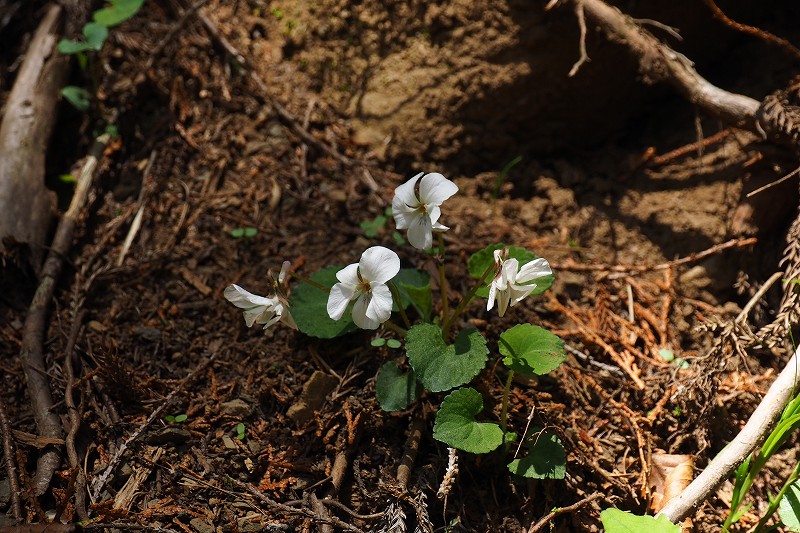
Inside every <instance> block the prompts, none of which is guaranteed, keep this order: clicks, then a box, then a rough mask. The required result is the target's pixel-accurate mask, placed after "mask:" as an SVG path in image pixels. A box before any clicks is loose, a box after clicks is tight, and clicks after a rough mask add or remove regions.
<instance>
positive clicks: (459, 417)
mask: <svg viewBox="0 0 800 533" xmlns="http://www.w3.org/2000/svg"><path fill="white" fill-rule="evenodd" d="M481 411H483V398H482V397H481V395H480V393H479V392H478V391H476V390H475V389H472V388H465V389H458V390H456V391H453V392H451V393H450V394H448V395H447V397H446V398H445V399H444V401H443V402H442V405H441V406H440V407H439V412H438V413H436V422H435V423H434V425H433V438H434V439H436V440H438V441H441V442H444V443H445V444H447V445H448V446H450V447H451V448H458V449H459V450H464V451H465V452H470V453H489V452H491V451H492V450H494V449H496V448H497V447H498V446H500V445H501V444H502V443H503V430H502V429H500V426H498V425H497V424H492V423H490V422H477V421H476V420H475V415H477V414H478V413H480V412H481Z"/></svg>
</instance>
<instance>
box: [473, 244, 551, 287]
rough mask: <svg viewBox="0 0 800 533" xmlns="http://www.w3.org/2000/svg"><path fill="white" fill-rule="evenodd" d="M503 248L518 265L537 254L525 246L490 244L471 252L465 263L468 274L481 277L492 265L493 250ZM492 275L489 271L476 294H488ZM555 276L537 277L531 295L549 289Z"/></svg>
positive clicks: (527, 261) (528, 260) (476, 277)
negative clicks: (484, 282)
mask: <svg viewBox="0 0 800 533" xmlns="http://www.w3.org/2000/svg"><path fill="white" fill-rule="evenodd" d="M503 248H508V258H509V259H512V258H513V259H516V260H517V261H519V266H520V267H522V266H523V265H524V264H525V263H529V262H531V261H533V260H534V259H536V258H537V257H538V256H537V255H536V254H534V253H533V252H529V251H528V250H526V249H525V248H520V247H518V246H508V245H505V244H503V243H497V244H490V245H489V246H487V247H486V248H484V249H483V250H479V251H477V252H475V253H474V254H472V256H470V258H469V263H468V264H467V268H468V270H469V275H470V276H472V277H473V278H475V279H481V276H483V273H484V272H486V270H487V269H488V268H489V267H491V266H492V265H494V251H495V250H502V249H503ZM492 277H493V276H492V275H491V273H490V274H489V276H487V278H486V285H484V286H483V287H481V288H480V289H478V291H477V292H476V294H477V295H478V296H480V297H482V298H486V297H487V296H489V285H490V284H491V282H492ZM554 280H555V277H554V276H553V275H552V274H551V275H549V276H544V277H542V278H537V279H536V280H535V281H534V283H536V288H535V289H533V291H531V296H536V295H537V294H542V293H543V292H544V291H546V290H547V289H549V288H550V287H551V286H552V285H553V281H554Z"/></svg>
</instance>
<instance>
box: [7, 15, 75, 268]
mask: <svg viewBox="0 0 800 533" xmlns="http://www.w3.org/2000/svg"><path fill="white" fill-rule="evenodd" d="M61 15H62V8H61V6H59V5H56V4H54V5H53V6H52V7H50V9H49V10H48V11H47V14H46V15H45V17H44V19H43V20H42V22H41V24H39V28H38V29H37V30H36V34H35V35H34V37H33V39H32V40H31V44H30V46H29V47H28V50H27V52H26V53H25V61H23V63H22V66H21V67H20V70H19V74H17V79H16V81H15V82H14V87H13V88H12V90H11V94H10V95H9V97H8V101H7V103H6V107H5V110H4V113H3V122H2V124H0V257H2V256H5V255H7V253H8V251H9V247H8V246H6V243H25V244H27V245H28V246H30V257H28V259H29V261H30V263H31V265H32V266H33V267H34V269H35V270H37V271H38V270H39V267H40V266H41V264H42V258H43V257H44V245H45V242H46V239H47V233H48V231H49V230H50V223H51V221H52V217H53V214H54V207H55V198H54V195H53V193H52V192H50V191H48V190H47V188H46V187H45V184H44V163H45V154H46V151H47V144H48V142H49V140H50V135H51V134H52V133H53V127H54V126H55V119H56V109H57V106H58V102H59V91H60V90H61V87H62V86H63V85H64V82H65V81H66V77H67V74H68V73H69V59H68V58H66V57H64V56H62V55H60V54H58V53H57V52H56V50H55V45H56V34H57V33H58V32H59V26H60V25H61V18H62V16H61Z"/></svg>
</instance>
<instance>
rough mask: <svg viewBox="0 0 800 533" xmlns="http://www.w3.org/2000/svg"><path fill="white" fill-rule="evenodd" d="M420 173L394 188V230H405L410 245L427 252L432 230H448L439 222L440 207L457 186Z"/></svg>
mask: <svg viewBox="0 0 800 533" xmlns="http://www.w3.org/2000/svg"><path fill="white" fill-rule="evenodd" d="M422 174H423V173H422V172H420V173H419V174H417V175H416V176H414V177H413V178H411V179H410V180H408V181H407V182H405V183H404V184H402V185H400V186H399V187H397V188H396V189H395V191H394V198H393V199H392V215H393V216H394V220H395V223H396V224H397V229H408V242H410V243H411V246H413V247H414V248H419V249H420V250H427V249H428V248H430V247H431V245H432V244H433V235H432V231H433V230H436V231H445V230H447V229H449V228H448V227H447V226H443V225H442V224H440V223H439V216H441V214H442V212H441V210H440V209H439V206H440V205H442V202H444V201H445V200H447V199H448V198H450V197H451V196H453V195H454V194H455V193H456V192H457V191H458V185H456V184H455V183H453V182H452V181H450V180H449V179H447V178H445V177H444V176H442V175H441V174H439V173H436V172H432V173H430V174H425V175H424V176H422ZM420 176H422V178H421V179H420Z"/></svg>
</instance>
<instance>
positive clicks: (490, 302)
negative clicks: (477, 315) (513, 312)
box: [486, 282, 497, 311]
mask: <svg viewBox="0 0 800 533" xmlns="http://www.w3.org/2000/svg"><path fill="white" fill-rule="evenodd" d="M496 296H497V286H496V285H495V284H494V282H492V284H491V285H490V286H489V300H488V301H487V302H486V310H487V311H491V310H492V307H494V299H495V297H496Z"/></svg>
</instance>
